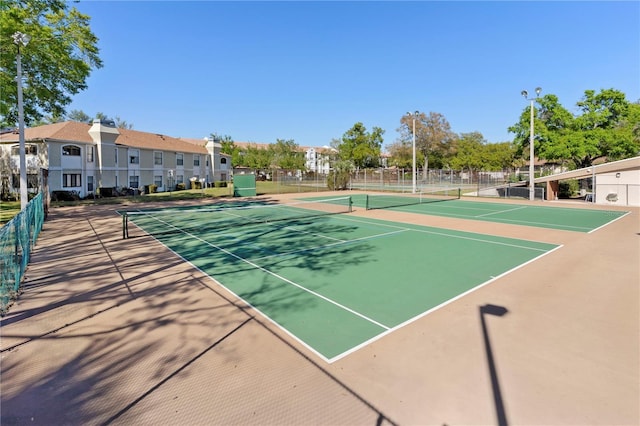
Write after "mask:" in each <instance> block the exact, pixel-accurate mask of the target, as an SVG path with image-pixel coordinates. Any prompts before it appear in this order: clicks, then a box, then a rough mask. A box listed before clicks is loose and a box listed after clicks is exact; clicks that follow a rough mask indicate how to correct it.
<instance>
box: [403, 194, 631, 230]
mask: <svg viewBox="0 0 640 426" xmlns="http://www.w3.org/2000/svg"><path fill="white" fill-rule="evenodd" d="M486 203H489V204H490V202H489V201H487V202H486ZM448 204H449V203H444V204H439V205H438V206H440V207H444V208H452V209H461V210H465V209H466V210H486V209H478V208H474V207H461V206H459V205H458V206H449V205H448ZM417 205H418V206H422V205H424V204H417ZM509 205H512V206H513V205H514V204H509ZM402 207H404V206H400V208H402ZM406 207H412V206H406ZM528 207H534V208H536V209H542V210H566V211H572V212H573V211H576V210H580V211H587V212H596V211H600V212H606V211H603V210H588V209H584V210H583V209H570V208H567V207H546V206H529V205H527V206H522V207H518V208H515V209H510V210H500V211H492V212H490V213H486V214H480V215H476V216H467V215H463V214H456V213H445V212H442V211H438V212H437V213H434V212H429V211H420V210H415V211H418V212H419V213H420V214H427V215H429V214H432V215H434V216H444V217H456V218H460V219H470V220H473V219H475V218H481V217H484V216H490V215H493V214H500V213H504V212H508V211H513V210H520V209H522V208H528ZM608 211H613V212H615V210H608ZM629 213H630V212H625V214H623V215H621V216H620V217H618V218H616V219H614V220H612V221H610V222H607V223H605V224H603V225H601V226H599V227H598V228H595V229H592V230H590V231H588V229H589V228H587V227H584V226H571V225H561V224H557V223H548V222H531V221H525V220H517V219H502V218H500V219H497V220H492V221H493V222H497V223H507V224H509V223H511V224H517V225H523V226H534V227H541V228H545V229H555V230H558V231H570V232H586V233H587V234H590V233H592V232H595V231H597V230H598V229H600V228H602V227H603V226H607V225H608V224H610V223H613V222H615V221H616V220H618V219H620V218H622V217H624V216H626V215H627V214H629Z"/></svg>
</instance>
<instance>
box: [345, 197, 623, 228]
mask: <svg viewBox="0 0 640 426" xmlns="http://www.w3.org/2000/svg"><path fill="white" fill-rule="evenodd" d="M353 202H354V205H355V206H358V207H361V208H367V209H382V208H384V209H392V210H397V211H403V212H408V213H420V214H427V215H434V216H444V217H451V218H458V219H472V220H482V221H488V222H497V223H505V224H512V225H524V226H534V227H540V228H549V229H559V230H565V231H575V232H587V233H589V232H593V231H595V230H597V229H599V228H601V227H602V226H605V225H606V224H608V223H610V222H611V221H613V220H617V219H619V218H621V217H622V216H624V215H626V214H628V213H629V212H626V211H607V210H589V209H576V208H561V207H555V206H554V207H545V206H539V205H535V206H534V205H526V204H508V203H491V202H476V201H474V202H468V201H464V200H460V199H459V195H458V193H457V191H450V192H448V193H445V192H444V191H440V192H436V193H433V194H416V195H411V194H407V195H393V194H357V195H353Z"/></svg>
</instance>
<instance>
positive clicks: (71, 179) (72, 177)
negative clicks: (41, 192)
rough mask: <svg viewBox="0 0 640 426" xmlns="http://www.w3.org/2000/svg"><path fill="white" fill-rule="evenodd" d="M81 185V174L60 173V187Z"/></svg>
mask: <svg viewBox="0 0 640 426" xmlns="http://www.w3.org/2000/svg"><path fill="white" fill-rule="evenodd" d="M80 186H82V175H81V174H79V173H75V174H66V173H65V174H63V175H62V187H63V188H78V187H80Z"/></svg>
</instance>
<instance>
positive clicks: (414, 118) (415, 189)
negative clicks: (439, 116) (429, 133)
mask: <svg viewBox="0 0 640 426" xmlns="http://www.w3.org/2000/svg"><path fill="white" fill-rule="evenodd" d="M418 114H420V111H416V112H415V113H413V114H412V113H410V112H408V113H407V115H410V116H411V118H412V119H413V163H412V164H413V166H412V169H411V182H412V192H413V193H414V194H415V193H416V192H417V188H416V186H417V185H416V117H417V116H418Z"/></svg>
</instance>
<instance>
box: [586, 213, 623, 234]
mask: <svg viewBox="0 0 640 426" xmlns="http://www.w3.org/2000/svg"><path fill="white" fill-rule="evenodd" d="M629 213H631V212H626V213H625V214H623V215H620V216H618V217H617V218H615V219H613V220H612V221H611V222H607V223H605V224H604V225H600V226H598V227H597V228H596V229H592V230H591V231H589V232H587V233H588V234H590V233H592V232H596V231H597V230H598V229H600V228H604V227H605V226H607V225H610V224H612V223H613V222H615V221H616V220H620V219H622V218H623V217H625V216H626V215H628V214H629Z"/></svg>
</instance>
